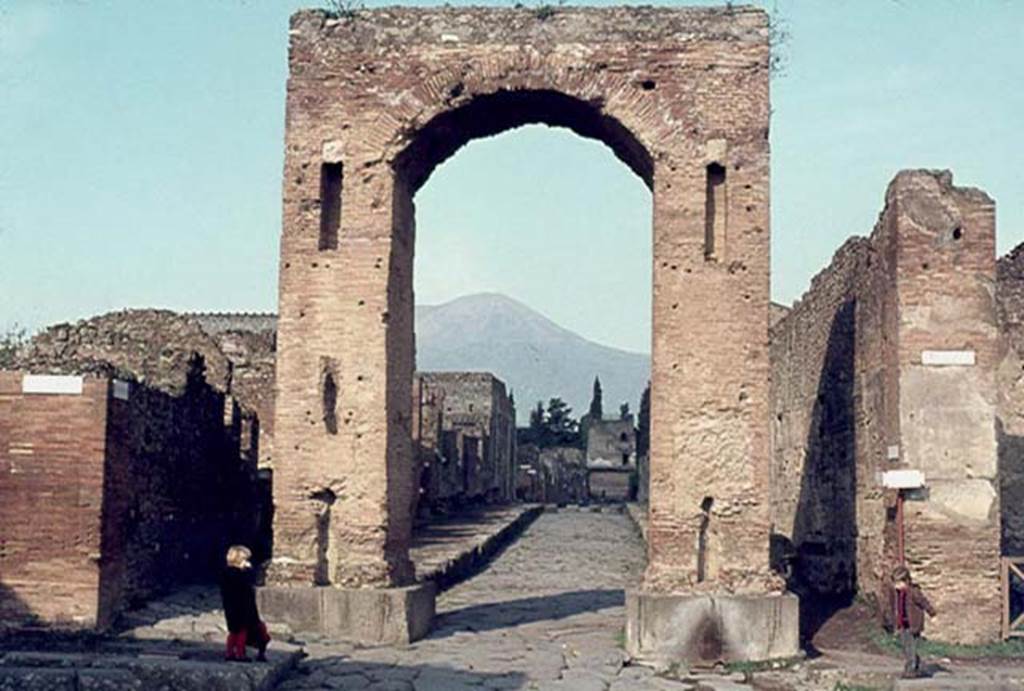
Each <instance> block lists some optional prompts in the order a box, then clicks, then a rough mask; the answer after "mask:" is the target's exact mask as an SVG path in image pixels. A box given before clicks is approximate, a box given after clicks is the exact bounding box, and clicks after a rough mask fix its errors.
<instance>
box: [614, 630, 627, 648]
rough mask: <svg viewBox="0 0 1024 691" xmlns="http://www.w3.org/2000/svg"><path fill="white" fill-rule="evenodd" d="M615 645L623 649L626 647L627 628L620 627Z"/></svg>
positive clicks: (616, 634)
mask: <svg viewBox="0 0 1024 691" xmlns="http://www.w3.org/2000/svg"><path fill="white" fill-rule="evenodd" d="M615 645H617V646H619V647H620V648H622V649H623V650H625V649H626V629H619V630H618V631H617V632H616V633H615Z"/></svg>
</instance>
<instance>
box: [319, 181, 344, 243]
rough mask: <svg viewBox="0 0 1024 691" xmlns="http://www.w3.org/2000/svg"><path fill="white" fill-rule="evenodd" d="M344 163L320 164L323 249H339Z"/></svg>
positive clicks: (321, 237)
mask: <svg viewBox="0 0 1024 691" xmlns="http://www.w3.org/2000/svg"><path fill="white" fill-rule="evenodd" d="M341 182H342V164H341V163H324V164H322V165H321V166H320V242H319V245H318V247H319V248H320V249H321V250H334V249H338V231H339V229H340V228H341Z"/></svg>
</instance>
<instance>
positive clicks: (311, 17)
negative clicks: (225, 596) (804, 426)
mask: <svg viewBox="0 0 1024 691" xmlns="http://www.w3.org/2000/svg"><path fill="white" fill-rule="evenodd" d="M768 34H769V31H768V21H767V17H766V15H765V14H764V12H762V11H759V10H755V9H750V8H734V7H725V8H717V9H716V8H671V9H670V8H652V7H634V8H629V7H615V8H602V9H597V8H559V9H558V10H556V11H555V12H554V13H553V14H548V13H537V12H534V11H531V10H530V9H527V8H508V9H499V8H480V7H475V8H473V7H470V8H432V9H412V8H401V7H399V8H386V9H380V10H372V11H362V12H358V13H356V14H355V16H354V17H348V18H338V19H332V18H330V17H328V16H327V15H326V14H325V13H323V12H317V11H312V12H300V13H298V14H296V15H295V16H294V17H293V18H292V23H291V31H290V38H291V44H290V50H289V62H290V76H289V83H288V96H287V99H288V100H287V127H286V135H285V136H286V155H285V166H284V186H283V187H284V192H283V198H284V204H283V231H282V236H281V262H280V282H279V290H280V302H279V327H278V328H279V331H278V361H277V404H276V420H275V423H276V424H275V428H276V436H275V452H276V456H277V459H276V463H275V484H274V499H275V505H276V512H275V538H274V539H275V542H274V545H275V555H274V563H273V566H272V569H271V580H272V581H273V582H277V583H281V584H290V585H292V586H294V585H302V584H305V585H308V584H310V583H312V582H313V578H314V575H315V571H316V568H315V567H316V563H317V551H316V546H317V532H316V531H317V526H316V525H315V524H314V523H312V522H311V519H310V515H309V514H310V512H309V511H306V510H304V508H303V507H304V506H305V503H306V502H307V498H308V497H309V496H310V493H311V492H312V491H315V490H316V488H319V487H326V486H332V485H334V484H336V483H339V482H340V483H343V485H344V486H345V488H346V493H345V495H344V496H343V497H341V498H339V499H338V500H337V501H336V502H335V503H334V504H333V505H332V507H331V522H330V528H329V529H330V531H331V535H329V536H328V539H329V544H331V545H332V546H334V547H332V553H331V554H330V555H329V556H328V560H329V561H330V560H331V559H334V560H335V562H334V563H330V564H328V569H327V572H328V575H329V580H330V583H331V585H334V586H338V585H344V586H346V587H357V588H368V587H390V586H395V585H402V584H405V583H408V582H409V581H410V580H411V578H412V567H411V564H410V563H409V559H408V546H409V540H410V536H411V516H409V515H408V514H409V511H408V507H409V506H411V501H410V497H411V493H412V492H413V491H415V486H414V476H413V473H412V463H411V457H412V448H411V435H410V418H411V395H410V392H411V383H412V376H413V369H414V364H415V352H414V341H413V335H412V334H413V291H412V257H413V246H414V242H415V219H414V215H415V210H414V207H413V203H412V198H413V195H414V193H415V191H416V190H417V189H418V188H419V187H420V186H421V185H422V184H423V182H424V181H425V180H426V179H427V177H428V176H429V174H430V171H432V170H433V168H434V167H435V166H436V165H437V164H438V163H440V162H441V161H442V160H444V159H445V158H447V157H448V156H450V155H451V154H452V153H454V151H456V150H457V149H458V148H459V147H460V146H461V145H462V144H465V143H466V142H467V141H469V140H470V139H473V138H477V137H481V136H486V135H488V134H494V133H497V132H500V131H504V130H506V129H509V128H511V127H514V126H518V125H521V124H526V123H528V122H546V123H548V124H552V125H557V126H565V127H569V128H571V129H573V130H574V131H576V132H577V133H579V134H581V135H583V136H585V137H591V138H596V139H599V140H601V141H603V142H605V143H606V144H608V145H609V146H610V147H611V148H612V150H613V152H614V153H615V154H616V155H617V156H618V157H619V158H620V159H621V160H622V161H624V162H625V163H626V165H628V166H629V167H630V168H631V169H632V170H634V171H635V172H636V173H637V174H638V175H640V177H641V178H642V179H644V181H645V182H646V183H647V185H648V187H649V188H650V189H651V190H652V198H653V229H652V233H653V252H654V257H653V262H652V269H653V271H652V274H653V300H652V303H653V304H652V312H653V314H652V317H653V327H652V328H653V338H652V372H651V379H652V383H653V386H652V395H651V406H650V419H651V432H650V434H651V437H650V466H649V467H650V482H651V487H650V495H649V497H650V498H649V501H650V523H649V529H648V532H647V535H648V546H649V567H648V570H647V573H646V575H645V579H644V584H643V585H644V588H646V589H647V590H648V591H651V592H680V591H685V592H690V591H698V592H701V593H711V592H720V591H727V592H730V593H754V594H764V593H766V592H775V591H777V590H778V588H779V586H780V585H781V581H780V580H779V579H777V578H775V577H774V576H773V575H772V574H771V572H770V568H769V560H768V544H769V533H770V525H769V518H768V496H769V493H768V481H769V476H768V469H769V463H768V452H769V448H768V443H769V411H768V373H769V366H768V310H769V292H768V291H769V273H768V255H769V238H768V229H769V213H768V177H769V151H768V141H767V133H768V119H769V102H768V65H769V46H768ZM709 170H713V171H715V174H716V178H715V180H714V181H711V182H713V183H714V184H713V185H712V184H710V183H709V180H708V177H707V176H708V171H709ZM325 176H328V177H326V178H325ZM709 190H712V191H714V192H715V194H716V196H715V198H714V204H708V195H709ZM708 208H713V209H715V213H716V214H719V213H720V214H721V216H716V218H718V219H719V220H720V221H721V223H716V224H714V233H713V234H712V235H713V236H714V241H715V245H714V247H713V251H708V249H707V242H708V237H709V233H708V231H707V228H708V224H707V223H706V219H705V216H706V213H707V209H708ZM325 214H326V217H327V220H326V221H325V220H323V219H324V216H325ZM321 235H324V236H323V237H321ZM325 361H327V362H331V363H334V369H333V370H332V377H331V378H330V381H331V384H332V392H327V393H328V394H330V395H326V396H325V394H324V392H322V391H320V390H318V387H321V386H322V385H323V382H324V381H325V377H324V376H323V366H322V363H323V362H325ZM325 400H330V402H331V404H332V405H331V406H330V407H331V408H333V410H334V421H333V424H332V425H330V426H329V427H328V428H327V429H325V425H324V420H323V414H322V409H323V407H324V401H325ZM278 450H279V452H278ZM695 479H699V481H695ZM706 496H713V497H714V504H713V506H711V507H709V509H708V510H707V511H702V510H700V509H699V507H700V506H701V502H702V499H703V498H704V497H706ZM702 524H704V525H710V526H712V527H713V531H714V535H715V536H716V540H715V541H714V543H715V544H720V545H728V550H725V549H723V550H722V551H721V553H718V552H715V553H711V551H714V544H712V543H708V544H709V545H710V546H707V547H706V548H705V551H708V554H706V555H705V556H706V558H707V563H711V564H714V565H715V568H714V569H709V570H708V573H707V574H705V575H706V576H707V577H706V578H703V579H698V578H697V572H698V550H697V549H695V547H694V546H695V545H696V544H697V543H698V537H699V534H700V531H701V526H702ZM335 531H336V532H335ZM630 626H632V624H631V625H630ZM630 630H631V631H632V629H630ZM635 652H641V653H642V652H643V651H635Z"/></svg>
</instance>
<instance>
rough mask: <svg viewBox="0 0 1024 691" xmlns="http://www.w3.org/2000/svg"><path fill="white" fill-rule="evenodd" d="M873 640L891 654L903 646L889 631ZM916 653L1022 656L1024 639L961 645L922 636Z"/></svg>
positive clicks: (932, 655)
mask: <svg viewBox="0 0 1024 691" xmlns="http://www.w3.org/2000/svg"><path fill="white" fill-rule="evenodd" d="M872 640H873V642H874V643H875V645H877V646H878V647H879V648H880V649H881V650H882V651H883V652H885V653H888V654H891V655H902V654H903V646H902V645H900V639H899V637H898V636H896V635H894V634H891V633H878V634H876V635H875V636H874V637H873V639H872ZM917 654H918V655H923V656H930V657H953V658H960V659H968V660H969V659H972V658H982V657H1005V658H1013V657H1024V640H1021V639H1019V638H1011V639H1010V640H1008V641H998V642H996V643H982V644H979V645H963V644H960V643H943V642H941V641H930V640H928V639H927V638H922V639H920V640H919V641H918V644H917Z"/></svg>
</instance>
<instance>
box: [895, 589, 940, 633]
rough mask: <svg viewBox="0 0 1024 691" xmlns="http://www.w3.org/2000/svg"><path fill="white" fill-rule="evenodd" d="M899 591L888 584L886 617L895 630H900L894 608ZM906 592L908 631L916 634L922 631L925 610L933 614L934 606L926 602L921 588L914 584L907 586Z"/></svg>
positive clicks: (897, 614)
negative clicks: (887, 610) (887, 613)
mask: <svg viewBox="0 0 1024 691" xmlns="http://www.w3.org/2000/svg"><path fill="white" fill-rule="evenodd" d="M899 592H900V591H899V590H897V589H896V587H895V586H892V585H891V586H889V598H888V599H889V616H888V619H889V621H890V622H892V628H893V629H894V630H896V631H899V630H900V624H899V613H898V612H897V611H896V608H897V606H898V603H899V599H898V597H897V595H898V593H899ZM905 592H906V593H907V619H908V620H909V622H908V624H909V626H907V628H908V629H910V632H911V633H913V634H915V635H917V634H920V633H921V632H922V631H924V615H925V612H927V613H928V616H931V617H934V616H935V608H934V607H932V603H930V602H928V598H926V597H925V596H924V593H922V592H921V589H920V588H919V587H917V585H916V584H914V583H911V584H910V585H909V586H907V589H906V591H905Z"/></svg>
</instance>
